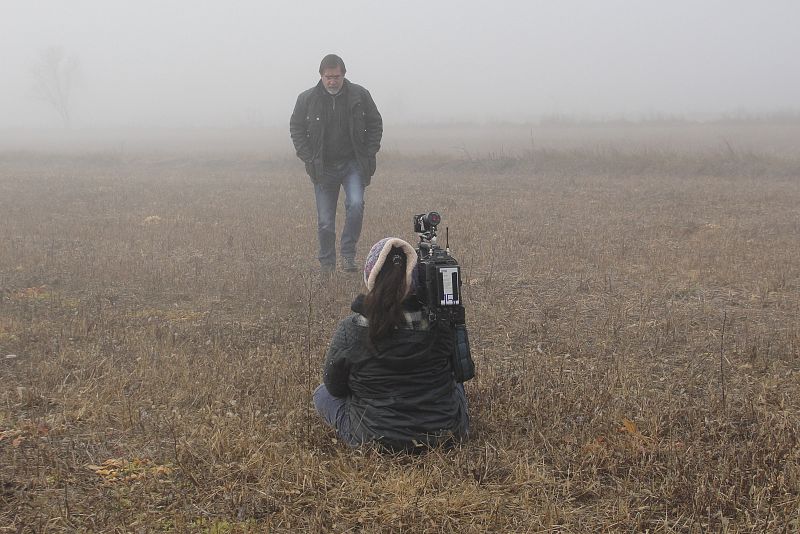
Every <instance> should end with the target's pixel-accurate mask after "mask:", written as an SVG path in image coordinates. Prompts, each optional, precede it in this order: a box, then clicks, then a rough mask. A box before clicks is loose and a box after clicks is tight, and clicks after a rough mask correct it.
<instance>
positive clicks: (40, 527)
mask: <svg viewBox="0 0 800 534" xmlns="http://www.w3.org/2000/svg"><path fill="white" fill-rule="evenodd" d="M592 146H594V148H586V149H581V148H576V147H563V148H545V147H539V146H537V145H536V144H533V145H531V146H529V147H528V148H527V150H523V147H522V145H521V146H520V149H519V150H518V151H515V153H514V155H513V157H511V156H509V155H508V154H504V153H502V152H494V151H491V150H485V151H480V150H478V151H475V150H469V149H467V150H463V151H461V152H458V151H457V153H455V154H442V153H431V154H426V155H419V156H416V157H412V156H410V155H408V154H404V153H403V151H402V150H396V151H389V152H388V153H387V154H386V155H385V156H384V157H383V158H381V159H380V160H379V173H378V175H377V176H376V177H375V179H374V180H373V185H371V186H370V187H369V189H368V190H367V216H366V221H365V226H364V232H363V237H362V243H361V248H360V253H361V254H360V258H361V257H363V253H364V252H365V251H366V249H367V248H368V247H369V246H370V245H371V244H372V243H374V242H375V241H377V240H378V239H379V238H381V237H384V236H387V235H398V236H400V237H403V238H405V239H407V240H409V241H413V240H414V236H413V234H412V232H411V215H412V214H413V213H421V212H423V211H426V210H431V209H436V210H438V211H440V212H441V213H442V214H443V217H444V224H446V225H447V226H449V229H450V245H451V248H452V251H453V254H454V255H455V256H456V257H457V258H458V259H459V261H460V262H461V263H462V265H463V266H464V268H465V276H466V283H465V284H466V285H465V290H464V295H465V298H466V304H467V314H468V326H469V329H470V335H471V340H472V345H473V352H474V355H475V358H476V364H477V366H478V374H477V376H476V378H475V379H474V380H473V381H471V382H469V383H468V384H467V395H468V398H469V401H470V403H471V414H472V426H473V436H472V439H471V440H470V441H468V442H467V443H465V444H463V445H462V446H461V447H458V448H456V449H453V450H441V451H440V450H434V451H431V452H430V453H428V454H426V455H422V456H419V457H408V456H397V457H392V456H385V455H380V454H378V453H376V452H373V451H369V450H366V451H351V450H348V449H345V448H343V447H342V446H341V445H340V444H338V443H336V442H335V440H334V439H333V434H332V433H331V432H329V431H328V430H326V429H325V428H323V426H322V425H321V424H320V422H319V421H318V419H317V417H316V416H315V414H314V413H313V407H312V406H311V403H310V395H311V391H312V389H313V388H314V387H315V386H316V385H317V384H318V382H319V380H320V378H321V377H320V365H321V362H322V358H323V356H324V351H325V348H326V345H327V342H328V340H329V336H330V335H331V333H332V331H333V328H334V325H335V324H336V322H337V321H338V320H339V319H340V318H341V317H343V316H344V315H345V314H346V313H347V312H348V306H349V302H350V300H351V299H352V297H353V296H355V295H356V294H357V293H358V292H359V291H360V290H361V287H362V282H361V281H360V278H359V275H346V274H344V273H339V274H337V276H336V278H335V279H334V281H333V282H332V283H328V284H324V283H321V282H320V281H319V280H318V279H317V276H316V266H315V264H314V263H315V262H314V255H315V246H316V243H315V239H316V231H315V223H316V221H315V215H314V214H315V211H314V205H313V195H312V190H311V186H310V183H309V181H308V179H307V178H306V177H305V175H303V174H302V166H301V165H300V164H299V163H298V162H296V161H293V160H292V159H291V158H288V157H283V156H278V157H274V158H265V157H263V156H258V155H252V156H242V155H232V154H231V153H227V152H223V153H220V154H216V155H214V154H205V155H202V156H200V155H194V156H188V155H186V154H181V153H174V154H169V153H158V154H152V153H151V154H146V153H140V154H131V153H127V152H125V153H123V152H114V151H110V152H101V153H83V154H82V153H77V154H69V155H48V154H42V153H19V152H14V153H12V152H7V153H5V154H3V155H2V157H0V532H61V531H104V532H151V531H152V532H158V531H162V532H164V531H166V532H169V531H175V532H215V533H223V532H262V531H287V532H289V531H303V530H307V531H312V532H318V531H334V532H388V531H393V532H460V533H466V532H485V531H491V532H598V531H620V532H633V531H649V532H704V531H715V532H750V531H758V532H761V531H771V532H782V531H785V532H797V531H798V530H800V444H799V443H798V438H799V437H800V320H798V316H799V315H800V239H798V235H800V160H798V159H797V157H796V155H793V154H791V152H789V151H783V150H776V151H771V150H768V149H766V148H765V149H764V150H763V151H751V150H740V147H741V146H742V145H741V144H736V143H732V144H727V145H726V144H720V143H718V142H716V141H714V142H712V143H710V144H709V147H708V148H704V149H703V150H699V151H698V150H695V151H690V150H685V151H683V150H679V149H675V150H673V149H670V150H669V151H659V150H655V149H652V148H647V147H645V148H642V147H641V146H640V145H633V146H632V148H631V149H630V150H624V147H622V148H619V147H616V148H607V149H604V148H597V146H596V145H592ZM340 218H341V217H340Z"/></svg>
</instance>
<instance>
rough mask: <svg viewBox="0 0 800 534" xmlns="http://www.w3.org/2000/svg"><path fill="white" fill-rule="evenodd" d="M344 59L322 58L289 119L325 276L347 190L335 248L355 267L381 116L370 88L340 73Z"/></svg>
mask: <svg viewBox="0 0 800 534" xmlns="http://www.w3.org/2000/svg"><path fill="white" fill-rule="evenodd" d="M345 72H346V69H345V66H344V61H342V58H340V57H339V56H337V55H335V54H328V55H327V56H325V57H324V58H322V62H321V63H320V65H319V74H320V81H319V83H317V85H316V86H314V87H312V88H311V89H309V90H307V91H304V92H302V93H300V96H298V97H297V104H296V105H295V107H294V111H293V112H292V117H291V119H290V120H289V132H290V133H291V136H292V142H293V143H294V148H295V150H296V151H297V157H298V158H300V159H301V160H302V161H303V162H304V163H305V165H306V172H307V173H308V176H309V177H310V178H311V181H312V182H313V183H314V195H315V197H316V201H317V234H318V237H319V256H318V258H319V263H320V268H321V270H322V273H323V275H329V274H331V273H332V272H333V271H334V269H335V268H336V205H337V202H338V200H339V189H340V188H343V189H344V194H345V203H344V205H345V220H344V228H343V230H342V237H341V243H340V247H339V252H340V256H341V265H342V269H343V270H344V271H347V272H355V271H358V266H357V265H356V261H355V258H356V243H357V242H358V238H359V236H360V235H361V223H362V221H363V219H364V189H365V188H366V186H368V185H369V183H370V180H371V178H372V175H373V174H374V173H375V154H377V152H378V150H380V148H381V137H382V135H383V119H381V114H380V113H379V112H378V108H377V107H376V106H375V102H374V101H373V100H372V96H370V94H369V91H367V90H366V89H364V88H363V87H361V86H360V85H356V84H354V83H352V82H351V81H350V80H348V79H346V78H345V77H344V75H345Z"/></svg>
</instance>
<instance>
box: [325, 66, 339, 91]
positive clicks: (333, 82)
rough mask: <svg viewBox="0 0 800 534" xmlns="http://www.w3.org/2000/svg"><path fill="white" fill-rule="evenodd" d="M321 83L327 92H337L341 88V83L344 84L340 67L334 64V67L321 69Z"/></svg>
mask: <svg viewBox="0 0 800 534" xmlns="http://www.w3.org/2000/svg"><path fill="white" fill-rule="evenodd" d="M322 84H323V85H324V86H325V90H327V91H328V93H330V94H332V95H335V94H338V93H339V91H341V90H342V84H344V73H343V72H342V67H339V66H336V68H333V69H323V70H322Z"/></svg>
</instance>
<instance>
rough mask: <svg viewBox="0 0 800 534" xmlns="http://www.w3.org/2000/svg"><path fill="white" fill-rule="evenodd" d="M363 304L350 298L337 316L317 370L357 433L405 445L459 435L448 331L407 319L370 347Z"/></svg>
mask: <svg viewBox="0 0 800 534" xmlns="http://www.w3.org/2000/svg"><path fill="white" fill-rule="evenodd" d="M362 303H363V297H360V298H357V299H356V300H355V301H354V303H353V306H352V309H353V311H354V312H356V313H353V314H352V315H350V316H349V317H347V318H346V319H344V320H343V321H341V322H340V323H339V326H338V328H337V329H336V333H335V334H334V336H333V340H332V341H331V344H330V347H329V349H328V353H327V356H326V358H325V368H324V376H323V379H324V382H325V386H326V387H327V388H328V391H329V392H330V393H331V394H332V395H333V396H335V397H345V398H346V408H347V410H348V415H349V421H350V430H351V432H352V433H353V434H354V436H355V437H356V439H357V440H358V441H360V442H362V443H368V442H377V443H379V444H381V445H383V446H385V447H386V448H389V449H391V450H409V449H413V448H415V447H420V446H435V445H438V444H440V443H442V442H444V441H450V440H453V439H454V438H456V439H458V438H462V437H465V436H466V433H467V428H468V424H469V423H468V417H467V413H466V410H467V407H466V405H465V403H464V401H463V400H462V399H463V395H461V396H459V395H458V394H457V392H456V382H455V380H454V378H453V372H452V369H451V367H450V355H451V353H452V351H453V350H454V345H453V337H452V332H451V331H448V330H447V329H446V328H444V327H443V328H444V329H442V328H439V327H436V328H430V329H429V328H427V326H417V327H415V326H414V324H413V323H409V324H408V325H407V326H406V327H405V328H399V329H397V330H396V331H395V332H394V333H393V335H391V336H390V337H389V338H388V339H385V340H382V341H381V342H379V343H378V345H377V347H371V346H370V345H369V335H368V326H367V324H368V323H367V321H366V319H365V318H364V316H363V315H361V313H360V312H361V311H362V308H361V306H362Z"/></svg>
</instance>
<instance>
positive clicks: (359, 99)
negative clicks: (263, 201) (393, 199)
mask: <svg viewBox="0 0 800 534" xmlns="http://www.w3.org/2000/svg"><path fill="white" fill-rule="evenodd" d="M344 85H345V86H346V87H344V88H343V90H344V91H345V92H346V96H347V109H348V110H349V113H348V129H349V131H350V139H351V140H352V141H353V149H354V150H355V155H356V160H358V164H359V165H360V166H361V170H362V177H363V179H364V185H369V183H370V180H371V179H372V175H373V174H375V167H376V161H375V154H377V153H378V151H379V150H380V149H381V137H382V136H383V119H382V118H381V114H380V113H379V112H378V108H377V107H376V106H375V102H374V101H373V100H372V95H370V94H369V91H367V90H366V89H364V88H363V87H362V86H360V85H358V84H355V83H352V82H351V81H349V80H347V79H345V80H344ZM326 97H328V92H327V91H326V90H325V87H324V86H323V84H322V80H320V82H319V83H318V84H317V85H316V86H314V87H312V88H311V89H308V90H307V91H303V92H302V93H300V95H299V96H298V97H297V103H296V104H295V106H294V111H293V112H292V116H291V118H290V119H289V133H290V134H291V136H292V142H293V143H294V148H295V151H296V152H297V157H298V158H300V159H301V160H303V162H304V163H305V164H306V172H307V173H308V175H309V177H310V178H311V180H312V181H314V182H316V181H317V179H318V178H319V177H321V176H322V172H323V168H324V166H325V162H324V161H323V150H322V146H323V144H324V135H325V120H324V117H325V115H324V111H323V98H326Z"/></svg>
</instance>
